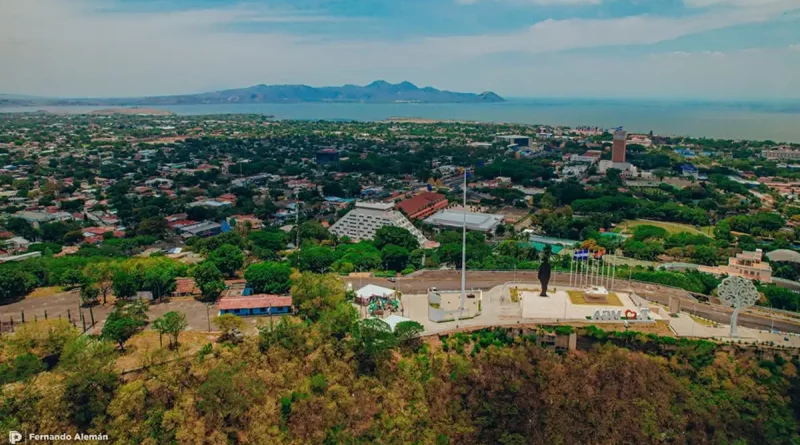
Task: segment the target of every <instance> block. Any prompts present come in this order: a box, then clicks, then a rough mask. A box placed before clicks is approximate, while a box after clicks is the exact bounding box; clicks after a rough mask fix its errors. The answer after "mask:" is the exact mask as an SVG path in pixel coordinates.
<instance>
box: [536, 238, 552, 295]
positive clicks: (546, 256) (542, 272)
mask: <svg viewBox="0 0 800 445" xmlns="http://www.w3.org/2000/svg"><path fill="white" fill-rule="evenodd" d="M552 253H553V251H552V248H551V247H550V246H545V247H544V250H543V251H542V265H541V266H539V281H540V282H541V283H542V293H541V294H539V296H540V297H546V296H547V285H548V283H550V255H552Z"/></svg>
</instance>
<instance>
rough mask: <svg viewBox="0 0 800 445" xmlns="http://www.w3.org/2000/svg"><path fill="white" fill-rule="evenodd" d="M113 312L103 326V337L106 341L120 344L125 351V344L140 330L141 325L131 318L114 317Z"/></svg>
mask: <svg viewBox="0 0 800 445" xmlns="http://www.w3.org/2000/svg"><path fill="white" fill-rule="evenodd" d="M114 314H115V313H114V312H112V313H111V315H109V316H108V319H107V320H106V323H105V324H104V325H103V330H102V333H101V336H102V337H103V338H105V339H108V340H111V341H114V342H116V343H117V344H119V348H120V349H121V350H123V351H124V350H125V342H126V341H128V339H129V338H131V337H133V334H135V333H136V331H138V330H139V323H137V322H136V320H134V319H133V318H131V317H125V316H121V315H116V316H115V315H114Z"/></svg>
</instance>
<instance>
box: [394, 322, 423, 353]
mask: <svg viewBox="0 0 800 445" xmlns="http://www.w3.org/2000/svg"><path fill="white" fill-rule="evenodd" d="M424 331H425V328H424V327H423V326H422V325H421V324H419V323H417V322H416V321H402V322H400V323H397V325H396V326H395V327H394V336H395V338H396V339H397V342H398V344H399V345H400V346H402V347H404V348H409V349H412V350H416V349H417V348H419V347H420V346H421V345H422V339H421V338H420V335H421V334H422V333H423V332H424Z"/></svg>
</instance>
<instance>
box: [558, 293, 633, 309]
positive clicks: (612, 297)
mask: <svg viewBox="0 0 800 445" xmlns="http://www.w3.org/2000/svg"><path fill="white" fill-rule="evenodd" d="M567 295H569V301H570V302H571V303H572V304H588V305H592V306H624V305H623V304H622V302H621V301H619V296H618V295H617V294H616V293H615V292H609V293H608V302H607V303H595V302H591V303H587V302H586V300H585V299H584V298H583V292H582V291H579V290H568V291H567Z"/></svg>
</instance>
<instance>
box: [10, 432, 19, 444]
mask: <svg viewBox="0 0 800 445" xmlns="http://www.w3.org/2000/svg"><path fill="white" fill-rule="evenodd" d="M20 442H22V434H21V433H20V432H19V431H9V432H8V443H10V444H12V445H13V444H15V443H20Z"/></svg>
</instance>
